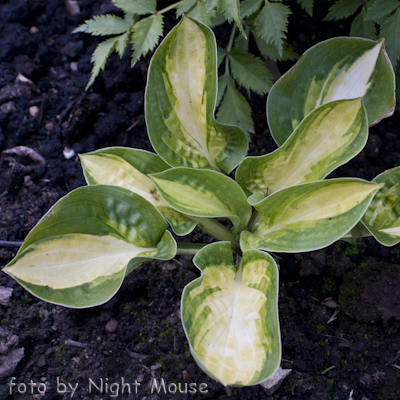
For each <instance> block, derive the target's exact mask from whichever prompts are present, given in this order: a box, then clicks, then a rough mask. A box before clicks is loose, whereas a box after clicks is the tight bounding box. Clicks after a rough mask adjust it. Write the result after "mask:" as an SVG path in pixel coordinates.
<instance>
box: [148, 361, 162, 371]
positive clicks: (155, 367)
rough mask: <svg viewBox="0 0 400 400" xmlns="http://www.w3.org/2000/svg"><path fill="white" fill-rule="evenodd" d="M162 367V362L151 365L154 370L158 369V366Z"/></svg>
mask: <svg viewBox="0 0 400 400" xmlns="http://www.w3.org/2000/svg"><path fill="white" fill-rule="evenodd" d="M161 367H162V365H161V364H160V363H157V364H154V365H152V366H151V367H150V369H151V370H152V371H154V370H156V369H158V368H161Z"/></svg>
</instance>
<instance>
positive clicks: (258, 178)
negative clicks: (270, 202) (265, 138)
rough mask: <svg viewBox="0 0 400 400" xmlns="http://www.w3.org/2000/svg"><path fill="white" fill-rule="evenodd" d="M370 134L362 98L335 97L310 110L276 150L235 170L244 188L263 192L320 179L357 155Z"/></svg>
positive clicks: (249, 159)
mask: <svg viewBox="0 0 400 400" xmlns="http://www.w3.org/2000/svg"><path fill="white" fill-rule="evenodd" d="M367 138H368V121H367V115H366V113H365V109H364V107H363V105H362V100H361V99H356V100H338V101H334V102H331V103H328V104H325V105H323V106H321V107H319V108H317V109H315V110H314V111H312V112H311V113H310V114H308V115H307V116H306V117H305V118H304V119H303V121H302V122H301V123H300V125H299V126H298V127H297V128H296V129H295V131H294V132H293V134H292V135H291V136H290V137H289V138H288V139H287V140H286V142H285V143H284V144H283V145H282V147H280V148H278V149H277V150H275V151H274V152H273V153H270V154H266V155H264V156H261V157H247V158H245V159H244V160H243V161H242V163H241V164H240V165H239V168H238V169H237V171H236V181H237V182H238V183H239V184H240V186H242V188H243V189H244V190H245V191H247V192H250V193H256V192H260V193H262V194H263V196H267V195H270V194H272V193H274V192H277V191H278V190H281V189H284V188H285V187H288V186H293V185H298V184H300V183H305V182H313V181H319V180H321V179H323V178H325V177H326V176H327V175H328V174H329V173H330V172H332V171H333V170H334V169H336V168H338V167H339V166H340V165H343V164H345V163H347V162H348V161H349V160H351V159H352V158H353V157H355V156H356V155H357V154H358V153H359V152H360V151H361V150H362V149H363V147H364V145H365V143H366V141H367Z"/></svg>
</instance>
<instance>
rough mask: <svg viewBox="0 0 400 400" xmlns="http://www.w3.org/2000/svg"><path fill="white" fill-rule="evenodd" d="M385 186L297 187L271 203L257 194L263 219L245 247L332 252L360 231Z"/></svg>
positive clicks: (243, 241)
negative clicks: (336, 244)
mask: <svg viewBox="0 0 400 400" xmlns="http://www.w3.org/2000/svg"><path fill="white" fill-rule="evenodd" d="M380 186H381V185H379V184H374V183H370V182H367V181H364V180H362V179H355V178H354V179H352V178H342V179H331V180H326V181H318V182H311V183H303V184H301V185H297V186H291V187H289V188H286V189H283V190H280V191H279V192H276V193H274V194H272V195H271V196H269V197H267V198H265V199H262V196H261V195H260V194H259V193H255V194H253V195H252V196H251V197H249V199H248V201H249V202H250V203H251V204H252V205H253V206H254V207H255V209H256V210H257V211H258V212H259V215H258V216H257V217H256V218H255V219H254V222H253V226H252V229H251V231H252V233H250V232H247V231H245V232H243V233H242V235H241V238H240V246H241V248H242V250H246V249H251V248H252V249H257V248H258V249H263V250H269V251H282V252H288V253H290V252H299V251H312V250H317V249H321V248H323V247H326V246H328V245H330V244H331V243H333V242H335V241H336V240H338V239H340V238H341V237H342V236H343V235H344V234H346V233H347V232H348V231H350V229H352V228H353V227H354V226H355V225H356V223H357V222H358V221H359V220H360V219H361V217H362V216H363V214H364V212H365V210H366V209H367V208H368V206H369V204H370V202H371V200H372V197H373V196H374V194H375V193H376V192H377V190H378V189H379V188H380ZM260 197H261V199H260ZM260 200H261V201H260Z"/></svg>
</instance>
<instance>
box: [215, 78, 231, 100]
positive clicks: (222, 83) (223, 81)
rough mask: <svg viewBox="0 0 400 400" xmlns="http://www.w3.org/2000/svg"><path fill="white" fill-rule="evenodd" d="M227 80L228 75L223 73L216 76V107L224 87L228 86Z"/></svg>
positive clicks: (222, 95) (223, 92) (222, 94)
mask: <svg viewBox="0 0 400 400" xmlns="http://www.w3.org/2000/svg"><path fill="white" fill-rule="evenodd" d="M228 82H229V75H227V74H224V75H221V76H220V77H219V78H218V95H217V102H216V106H217V107H218V106H219V104H220V103H221V100H222V98H223V97H224V94H225V92H226V88H227V87H228Z"/></svg>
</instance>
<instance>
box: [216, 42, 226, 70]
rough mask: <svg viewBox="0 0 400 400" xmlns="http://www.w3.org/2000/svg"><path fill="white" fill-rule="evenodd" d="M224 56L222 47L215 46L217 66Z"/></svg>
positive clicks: (224, 52)
mask: <svg viewBox="0 0 400 400" xmlns="http://www.w3.org/2000/svg"><path fill="white" fill-rule="evenodd" d="M225 57H226V51H225V50H224V49H222V48H221V47H219V46H217V60H218V63H217V66H218V68H219V67H220V65H221V64H222V62H223V61H224V59H225Z"/></svg>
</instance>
